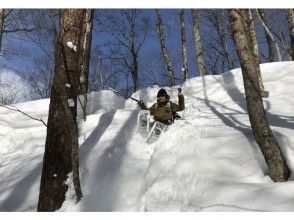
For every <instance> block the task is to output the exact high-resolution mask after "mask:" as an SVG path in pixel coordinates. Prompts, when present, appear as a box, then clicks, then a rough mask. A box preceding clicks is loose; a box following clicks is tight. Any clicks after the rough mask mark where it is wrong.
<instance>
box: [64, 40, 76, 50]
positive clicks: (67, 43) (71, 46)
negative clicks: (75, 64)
mask: <svg viewBox="0 0 294 220" xmlns="http://www.w3.org/2000/svg"><path fill="white" fill-rule="evenodd" d="M66 46H68V47H69V48H70V49H72V50H73V51H74V52H77V50H78V49H77V46H75V45H74V44H73V43H72V42H71V41H68V42H66Z"/></svg>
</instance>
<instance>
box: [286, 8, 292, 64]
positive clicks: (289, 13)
mask: <svg viewBox="0 0 294 220" xmlns="http://www.w3.org/2000/svg"><path fill="white" fill-rule="evenodd" d="M286 10H287V18H288V23H289V30H290V36H291V50H292V60H294V9H286Z"/></svg>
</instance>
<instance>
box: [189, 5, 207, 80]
mask: <svg viewBox="0 0 294 220" xmlns="http://www.w3.org/2000/svg"><path fill="white" fill-rule="evenodd" d="M191 13H192V21H193V36H194V46H195V54H196V63H197V66H198V70H199V73H200V76H205V75H206V74H207V72H206V67H205V61H204V54H203V48H202V42H201V34H200V27H199V15H198V9H191Z"/></svg>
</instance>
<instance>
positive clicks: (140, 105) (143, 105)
mask: <svg viewBox="0 0 294 220" xmlns="http://www.w3.org/2000/svg"><path fill="white" fill-rule="evenodd" d="M138 105H139V107H140V108H141V109H142V110H148V108H147V107H146V105H145V103H144V102H143V101H141V100H140V101H139V102H138Z"/></svg>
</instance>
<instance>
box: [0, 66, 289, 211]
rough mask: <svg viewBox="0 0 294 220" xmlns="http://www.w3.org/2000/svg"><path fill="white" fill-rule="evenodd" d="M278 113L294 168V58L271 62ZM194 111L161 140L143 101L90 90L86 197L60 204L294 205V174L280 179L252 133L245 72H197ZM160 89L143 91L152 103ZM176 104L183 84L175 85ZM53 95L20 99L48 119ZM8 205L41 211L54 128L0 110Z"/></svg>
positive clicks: (272, 111) (272, 106)
mask: <svg viewBox="0 0 294 220" xmlns="http://www.w3.org/2000/svg"><path fill="white" fill-rule="evenodd" d="M261 70H262V74H263V80H264V84H265V87H266V89H268V90H269V92H270V97H269V98H268V99H266V100H264V104H265V108H266V111H267V115H268V119H269V121H270V124H271V127H272V129H273V131H274V134H275V136H276V138H277V139H278V142H279V143H280V146H281V148H282V150H283V152H284V154H285V156H286V159H287V163H288V165H289V167H290V169H291V170H292V171H293V170H294V111H293V105H294V100H293V97H292V96H293V94H294V88H293V84H294V71H293V70H294V62H280V63H270V64H263V65H261ZM182 88H183V94H184V96H185V101H186V109H185V110H184V111H183V112H181V113H180V114H181V115H182V116H183V118H184V120H179V121H177V122H176V123H175V124H173V125H172V126H170V128H169V129H168V131H167V132H165V133H164V134H162V136H161V137H160V139H159V140H158V141H157V142H155V143H154V144H151V145H147V144H146V143H145V142H144V139H143V138H142V137H141V136H140V135H138V134H137V133H136V120H137V114H138V108H137V104H136V103H134V102H133V101H132V100H127V101H124V100H123V99H121V98H120V97H117V96H116V95H115V94H113V93H112V92H110V91H101V92H97V93H92V94H90V95H89V105H88V113H89V116H88V119H87V121H86V122H83V121H82V120H81V121H80V122H79V129H80V138H79V142H80V145H81V146H80V161H81V162H80V163H81V164H80V166H81V167H80V170H81V183H82V189H83V193H84V198H83V199H82V201H81V202H80V203H79V204H75V203H74V198H73V195H74V194H73V190H72V188H71V185H70V181H68V183H69V186H70V189H69V191H68V193H67V195H66V198H67V199H66V201H65V202H64V204H63V206H62V208H61V209H60V211H294V199H293V196H292V193H289V192H293V190H294V184H293V176H291V177H290V179H289V181H288V182H287V183H274V182H272V181H271V179H270V178H269V177H268V176H267V166H266V164H265V162H264V159H263V157H262V155H261V152H260V150H259V148H258V146H257V145H256V143H255V141H254V138H253V136H252V134H251V129H250V124H249V120H248V116H247V114H246V102H245V98H244V88H243V82H242V75H241V71H240V69H236V70H232V71H230V72H227V73H225V74H223V75H221V76H206V77H205V79H204V80H202V79H201V78H193V79H190V80H189V81H188V82H186V83H185V84H184V85H183V87H182ZM158 89H159V87H156V86H155V87H152V88H147V89H142V90H140V91H138V92H136V93H135V94H133V97H134V98H139V99H142V100H143V101H145V103H146V104H147V105H148V106H150V105H151V104H152V103H153V102H154V101H155V97H156V93H157V91H158ZM166 89H167V91H168V93H169V94H170V95H171V99H172V100H173V101H177V89H176V88H166ZM48 105H49V100H40V101H34V102H27V103H21V104H18V105H17V106H18V108H20V109H21V110H23V111H26V112H27V113H29V114H32V115H34V116H36V117H42V118H43V120H46V118H47V114H48ZM0 137H1V139H0V146H1V147H0V211H34V210H36V206H37V200H38V191H39V181H40V174H41V168H42V156H43V151H44V143H45V137H46V128H45V126H43V125H42V124H41V123H40V122H37V121H33V120H31V119H29V118H26V117H25V116H24V115H21V114H19V113H17V112H11V111H8V110H6V109H3V108H1V109H0Z"/></svg>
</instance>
